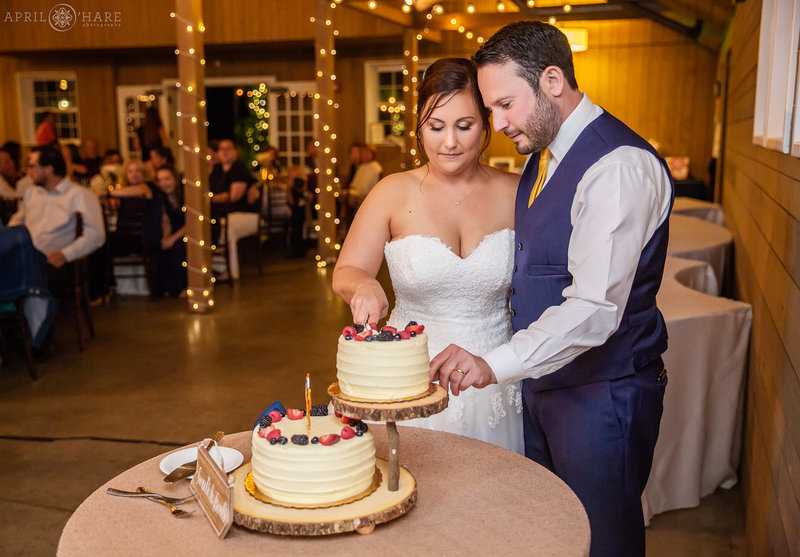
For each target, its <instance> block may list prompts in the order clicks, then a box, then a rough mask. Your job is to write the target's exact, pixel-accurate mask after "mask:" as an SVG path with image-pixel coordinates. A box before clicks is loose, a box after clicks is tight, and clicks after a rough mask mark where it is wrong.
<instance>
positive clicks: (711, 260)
mask: <svg viewBox="0 0 800 557" xmlns="http://www.w3.org/2000/svg"><path fill="white" fill-rule="evenodd" d="M732 244H733V235H732V234H731V233H730V231H729V230H728V229H727V228H725V227H723V226H718V225H716V224H714V223H711V222H708V221H705V220H702V219H698V218H695V217H687V216H684V215H676V214H673V215H672V216H670V218H669V245H668V246H667V255H672V256H674V257H683V258H684V259H694V260H696V261H705V262H706V263H708V264H709V265H711V268H712V269H714V275H715V276H716V277H717V284H719V285H723V284H725V270H726V268H727V265H728V258H729V254H728V252H729V250H730V248H731V245H732Z"/></svg>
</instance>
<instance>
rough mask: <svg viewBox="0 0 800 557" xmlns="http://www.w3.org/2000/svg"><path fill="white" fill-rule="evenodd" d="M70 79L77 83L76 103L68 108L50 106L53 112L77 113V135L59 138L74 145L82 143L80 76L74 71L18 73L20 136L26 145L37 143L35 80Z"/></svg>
mask: <svg viewBox="0 0 800 557" xmlns="http://www.w3.org/2000/svg"><path fill="white" fill-rule="evenodd" d="M62 79H68V80H71V81H73V82H74V83H75V88H76V91H75V103H74V104H73V105H71V106H70V107H69V108H67V109H66V110H61V109H56V108H49V109H48V110H50V111H51V112H53V113H58V112H59V111H60V112H66V113H72V114H75V126H76V129H77V137H71V138H63V139H62V138H59V142H61V143H71V144H73V145H80V144H81V114H80V100H79V97H78V95H79V94H80V91H79V89H80V88H79V86H78V76H77V74H76V73H75V72H73V71H63V72H62V71H51V72H20V73H18V74H17V91H18V96H17V99H18V105H19V115H20V121H19V127H20V137H21V138H22V143H23V144H24V145H35V144H36V126H35V125H34V118H33V115H34V113H35V112H36V111H37V108H36V94H35V90H34V86H33V84H34V82H36V81H60V80H62Z"/></svg>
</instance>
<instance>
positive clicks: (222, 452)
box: [158, 447, 244, 477]
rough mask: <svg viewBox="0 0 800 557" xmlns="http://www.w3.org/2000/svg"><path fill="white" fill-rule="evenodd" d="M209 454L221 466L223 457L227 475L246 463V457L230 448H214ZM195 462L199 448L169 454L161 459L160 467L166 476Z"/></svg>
mask: <svg viewBox="0 0 800 557" xmlns="http://www.w3.org/2000/svg"><path fill="white" fill-rule="evenodd" d="M209 452H210V453H211V457H212V458H213V459H214V460H215V461H216V463H217V464H220V456H221V457H222V462H223V463H225V472H227V473H230V472H233V471H234V470H236V469H237V468H238V467H239V466H241V465H242V462H244V455H242V453H240V452H239V451H237V450H236V449H231V448H230V447H212V448H211V451H209ZM193 460H197V447H189V448H188V449H181V450H179V451H175V452H174V453H169V454H168V455H167V456H165V457H164V458H162V459H161V462H160V463H159V464H158V467H159V468H160V469H161V471H162V472H164V474H169V473H170V472H172V471H173V470H175V468H177V467H178V466H180V465H181V464H186V463H188V462H192V461H193ZM189 477H191V476H189Z"/></svg>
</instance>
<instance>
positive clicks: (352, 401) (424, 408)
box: [328, 381, 448, 491]
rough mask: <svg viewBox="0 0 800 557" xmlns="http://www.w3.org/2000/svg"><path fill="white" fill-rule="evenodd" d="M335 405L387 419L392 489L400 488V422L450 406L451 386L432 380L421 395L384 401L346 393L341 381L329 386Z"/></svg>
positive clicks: (358, 415)
mask: <svg viewBox="0 0 800 557" xmlns="http://www.w3.org/2000/svg"><path fill="white" fill-rule="evenodd" d="M328 394H329V395H331V402H333V408H334V409H335V410H336V411H337V412H339V413H340V414H344V415H345V416H349V417H351V418H358V419H359V420H372V421H375V422H386V434H387V437H388V441H389V491H397V490H398V489H399V483H400V470H401V469H402V470H403V471H405V468H402V467H401V466H400V453H399V450H400V438H399V436H398V434H397V424H396V423H395V422H398V421H401V420H410V419H412V418H427V417H428V416H432V415H434V414H438V413H439V412H441V411H442V410H444V409H445V408H447V401H448V396H447V389H445V388H443V387H441V386H439V385H436V384H435V383H431V384H430V387H429V388H428V392H427V393H425V394H423V395H420V396H419V397H416V398H412V399H407V400H399V401H380V400H364V399H356V398H351V397H348V396H346V395H343V394H342V392H341V390H340V389H339V382H338V381H337V382H335V383H332V384H331V385H330V387H328Z"/></svg>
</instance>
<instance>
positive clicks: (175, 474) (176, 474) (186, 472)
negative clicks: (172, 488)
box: [164, 431, 225, 484]
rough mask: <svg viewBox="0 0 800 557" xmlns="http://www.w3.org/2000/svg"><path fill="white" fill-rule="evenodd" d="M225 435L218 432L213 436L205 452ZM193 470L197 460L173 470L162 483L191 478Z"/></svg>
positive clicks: (195, 467)
mask: <svg viewBox="0 0 800 557" xmlns="http://www.w3.org/2000/svg"><path fill="white" fill-rule="evenodd" d="M224 435H225V433H224V432H222V431H218V432H216V433H215V434H214V436H213V437H212V438H211V439H210V440H209V441H208V443H206V450H209V449H210V448H211V445H212V442H213V441H216V442H219V440H220V439H222V437H223V436H224ZM195 470H197V459H195V460H193V461H191V462H187V463H186V464H181V465H180V466H178V467H177V468H175V470H173V471H172V472H170V473H169V474H167V475H166V476H164V481H165V482H167V483H168V484H171V483H174V482H177V481H180V480H182V479H184V478H188V477H189V476H193V475H194V472H195Z"/></svg>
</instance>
